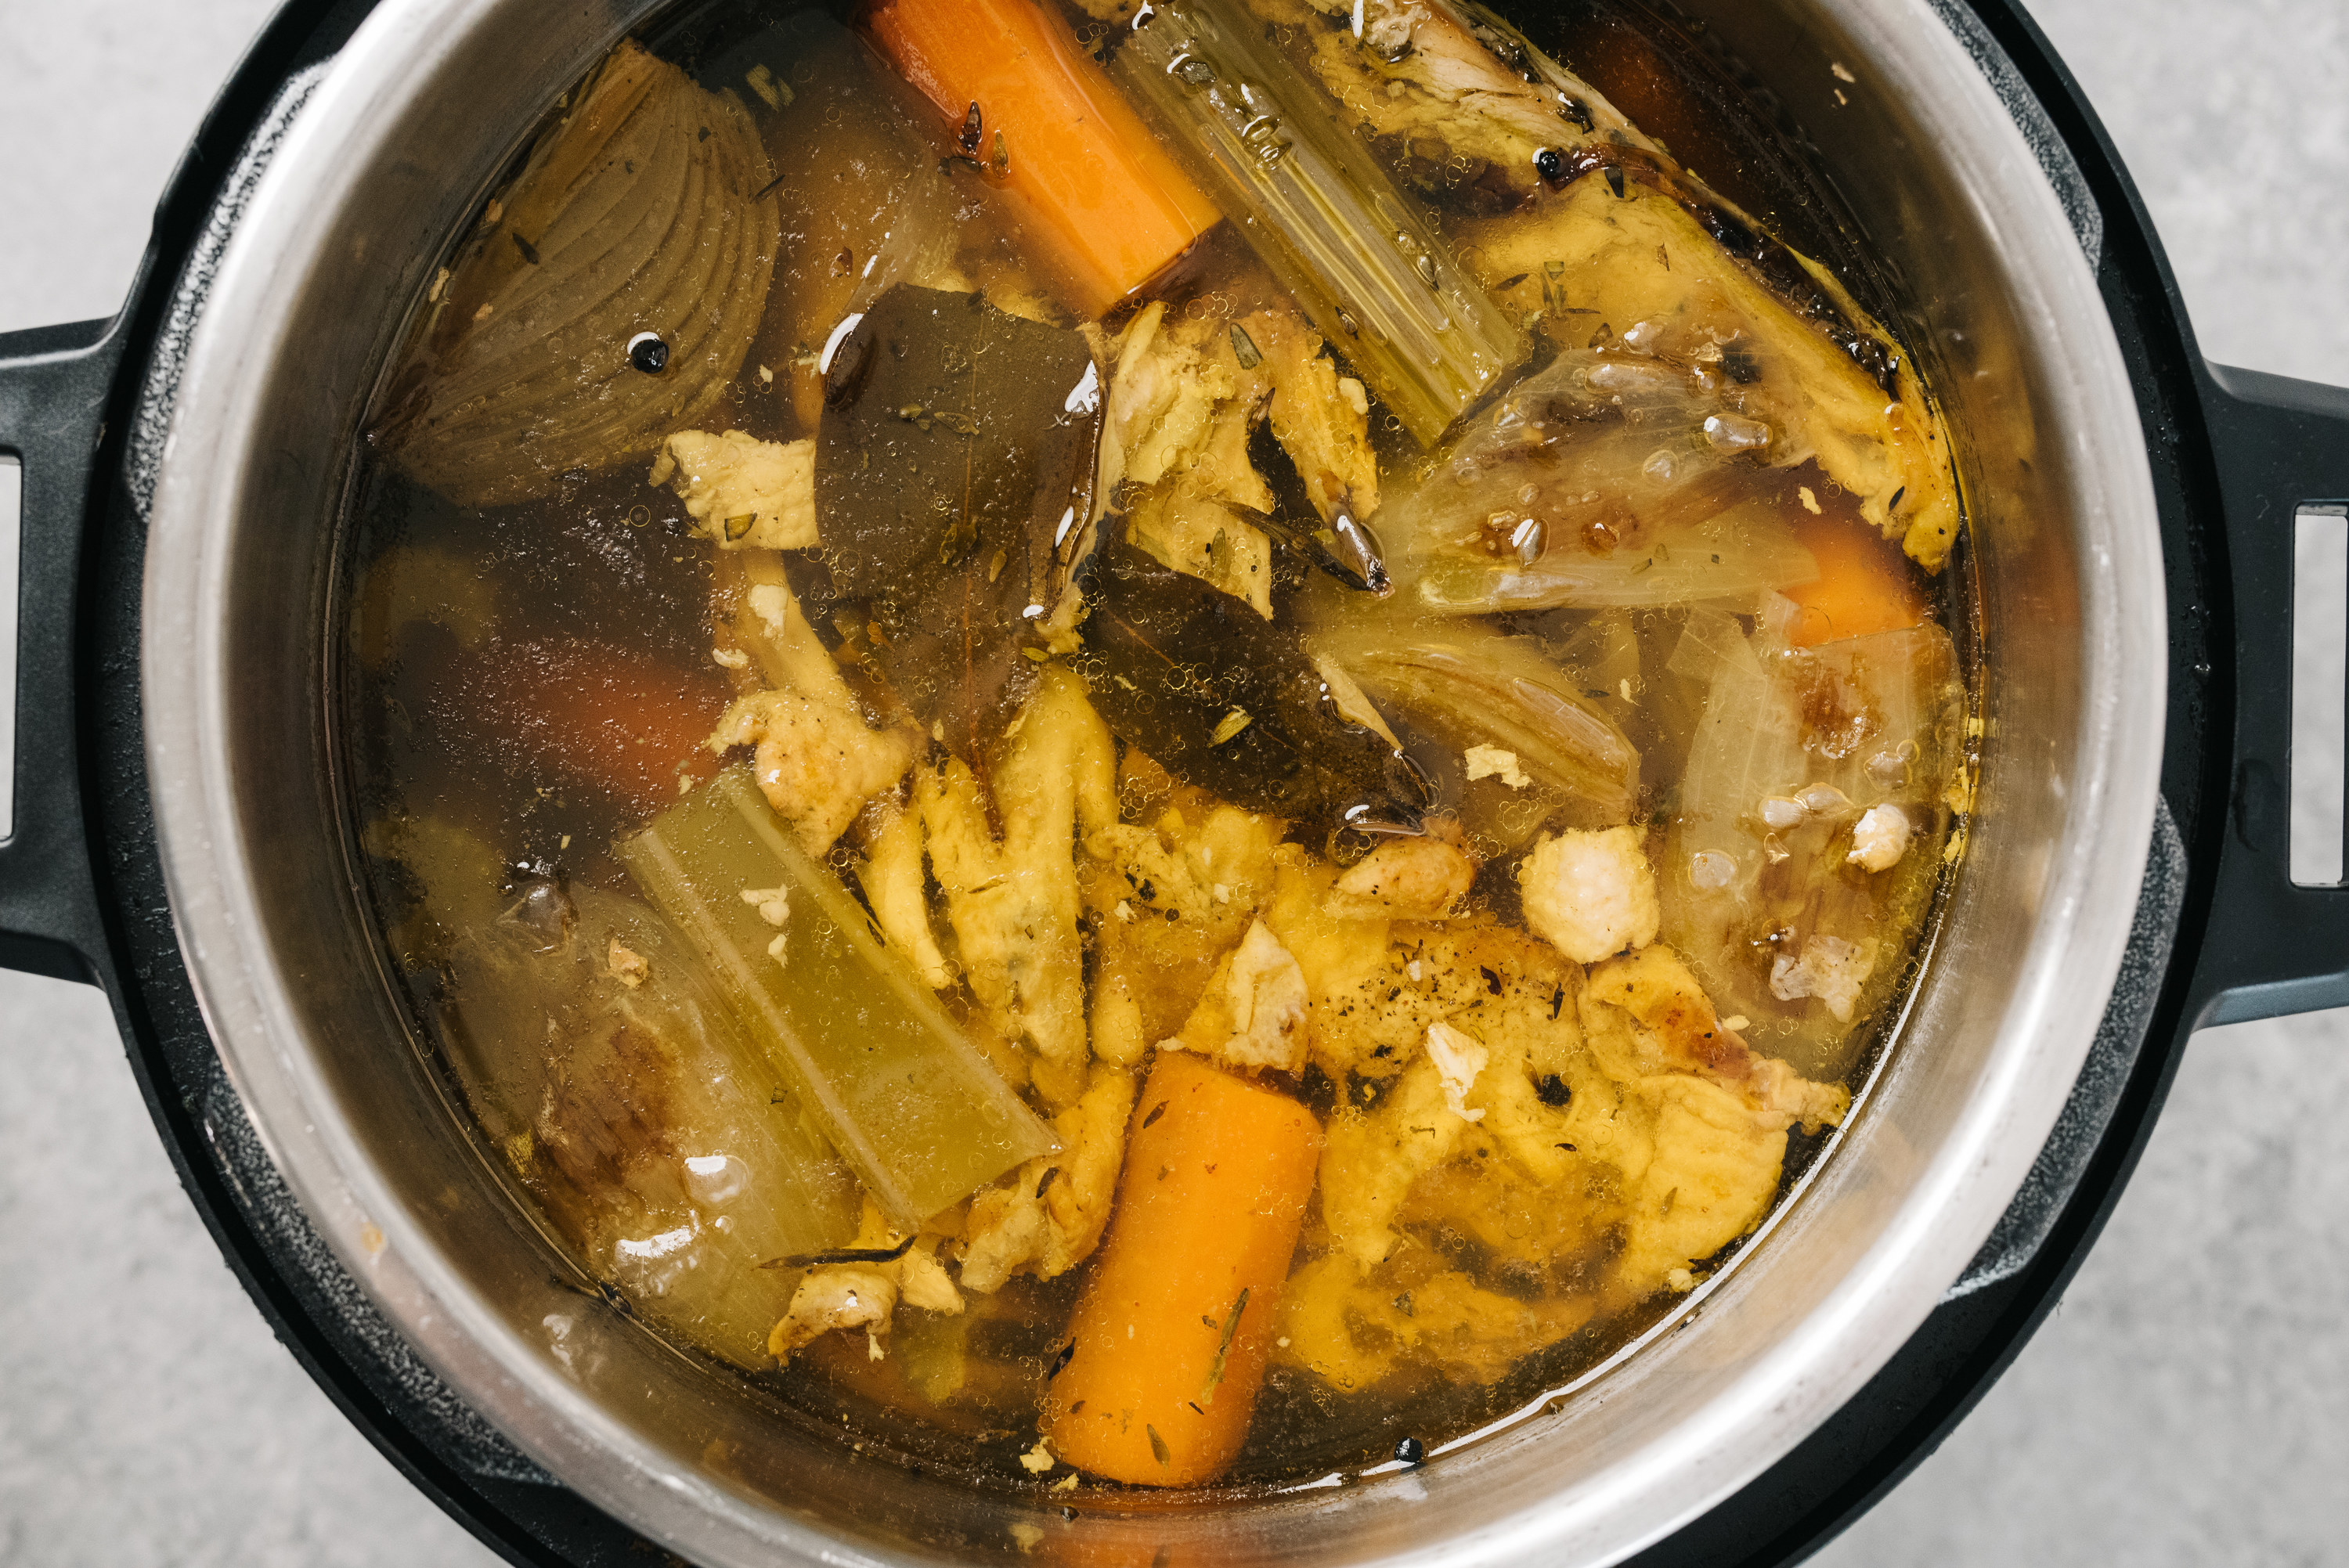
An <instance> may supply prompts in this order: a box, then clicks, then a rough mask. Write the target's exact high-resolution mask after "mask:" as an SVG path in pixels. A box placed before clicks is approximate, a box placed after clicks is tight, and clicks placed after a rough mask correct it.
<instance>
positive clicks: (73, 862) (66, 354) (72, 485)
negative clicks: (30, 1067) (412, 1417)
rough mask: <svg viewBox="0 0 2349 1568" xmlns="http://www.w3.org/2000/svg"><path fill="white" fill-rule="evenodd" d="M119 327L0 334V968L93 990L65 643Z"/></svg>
mask: <svg viewBox="0 0 2349 1568" xmlns="http://www.w3.org/2000/svg"><path fill="white" fill-rule="evenodd" d="M120 327H121V323H120V321H119V319H118V320H117V321H111V322H108V321H84V322H76V323H73V324H71V325H66V326H49V327H37V328H35V329H34V330H32V331H30V332H14V333H6V334H0V460H7V459H13V460H14V462H15V464H16V470H17V472H16V479H17V481H18V493H19V497H20V501H19V505H18V507H17V508H16V515H15V517H14V518H13V519H10V518H6V517H0V555H5V562H0V589H6V588H9V587H11V586H12V585H13V592H10V593H6V594H5V599H6V600H7V601H13V602H12V603H5V606H0V632H5V639H6V640H5V653H0V790H4V791H5V801H0V967H5V968H9V969H21V970H24V971H26V973H28V974H35V975H55V976H57V978H59V979H64V980H94V979H95V978H96V975H95V973H94V971H93V969H92V965H93V964H94V963H95V962H96V961H97V960H98V957H99V956H100V955H101V954H103V952H104V950H105V944H106V929H105V922H104V920H103V918H102V916H101V915H100V914H99V913H98V883H97V874H96V870H95V867H94V863H93V858H92V854H91V850H90V844H89V839H88V832H87V831H86V830H85V827H84V822H83V816H82V797H81V746H80V736H79V720H78V717H77V714H76V702H75V696H76V693H75V683H76V681H77V679H78V676H79V669H78V665H79V661H78V659H77V657H76V656H75V638H76V619H77V610H78V589H79V583H80V578H81V557H82V541H83V532H84V524H85V521H86V520H87V518H88V514H89V511H90V499H91V491H92V488H93V487H92V478H93V471H94V469H95V465H96V462H97V458H98V441H99V439H100V438H101V437H102V436H103V434H104V432H105V424H104V421H105V417H106V405H107V398H108V396H109V393H110V391H111V390H112V387H113V384H114V372H115V368H116V366H118V365H119V364H120V363H121V359H122V340H123V334H122V332H121V330H120ZM9 521H14V522H15V524H16V526H15V527H14V528H13V529H9V528H6V527H5V524H6V523H8V522H9Z"/></svg>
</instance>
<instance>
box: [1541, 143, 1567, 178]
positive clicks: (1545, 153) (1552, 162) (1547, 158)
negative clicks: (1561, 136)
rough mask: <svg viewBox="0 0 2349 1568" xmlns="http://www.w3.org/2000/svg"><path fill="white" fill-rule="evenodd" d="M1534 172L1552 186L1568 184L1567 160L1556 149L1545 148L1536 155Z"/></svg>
mask: <svg viewBox="0 0 2349 1568" xmlns="http://www.w3.org/2000/svg"><path fill="white" fill-rule="evenodd" d="M1534 172H1535V173H1537V174H1538V175H1540V176H1541V177H1542V179H1543V181H1545V182H1547V183H1548V184H1551V185H1563V184H1565V183H1566V159H1565V158H1564V157H1563V156H1562V155H1560V153H1559V152H1558V150H1557V148H1555V147H1545V148H1543V149H1542V150H1540V151H1539V152H1537V153H1535V154H1534Z"/></svg>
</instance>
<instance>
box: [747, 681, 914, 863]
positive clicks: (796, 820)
mask: <svg viewBox="0 0 2349 1568" xmlns="http://www.w3.org/2000/svg"><path fill="white" fill-rule="evenodd" d="M737 746H756V747H757V748H758V752H757V755H756V758H755V760H754V761H753V764H752V769H753V774H754V776H755V777H756V778H757V779H758V782H759V790H760V793H761V794H763V795H765V796H766V798H767V803H768V804H769V805H771V806H772V807H773V808H774V809H775V811H776V813H777V814H778V815H779V816H781V817H782V818H783V819H784V820H786V821H788V822H790V823H791V824H792V827H793V828H794V829H795V830H797V831H798V833H799V836H800V842H801V843H802V845H804V846H805V847H806V849H807V851H808V852H809V853H810V854H812V855H822V854H823V852H824V851H827V850H829V849H831V848H832V843H833V840H835V839H837V838H839V837H840V835H841V834H842V833H843V832H844V831H846V830H847V828H848V825H849V824H850V823H851V822H853V821H854V820H856V814H857V813H858V812H859V811H861V810H864V803H865V802H866V801H867V800H870V799H873V797H874V796H875V795H877V794H879V793H880V792H881V791H882V790H884V789H888V788H889V787H890V786H891V785H893V784H895V783H896V782H897V780H898V779H902V778H904V777H905V769H907V768H909V767H911V766H912V765H913V760H914V746H915V738H914V735H913V733H912V732H911V731H909V730H905V729H887V730H876V729H871V728H868V727H866V726H865V723H864V719H863V718H862V717H859V716H858V715H857V714H856V713H855V711H854V709H852V708H849V707H843V706H840V705H838V704H835V703H832V702H828V701H824V700H823V699H814V700H811V699H809V698H806V697H801V696H793V695H792V694H791V693H789V692H781V691H762V692H755V693H752V694H751V695H750V696H742V697H737V698H735V700H734V702H733V703H732V705H731V706H730V707H728V708H727V710H726V712H725V714H724V716H723V717H720V718H719V721H718V728H717V729H716V731H715V732H713V733H712V734H711V736H710V738H709V748H710V749H711V750H713V751H725V750H729V749H730V748H734V747H737Z"/></svg>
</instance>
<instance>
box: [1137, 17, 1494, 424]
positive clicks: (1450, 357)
mask: <svg viewBox="0 0 2349 1568" xmlns="http://www.w3.org/2000/svg"><path fill="white" fill-rule="evenodd" d="M1121 27H1122V30H1121V31H1120V32H1119V33H1117V34H1115V35H1113V36H1112V38H1111V40H1110V43H1109V47H1108V48H1107V50H1106V51H1105V53H1106V55H1107V58H1108V64H1109V70H1110V74H1111V76H1112V78H1113V79H1114V80H1116V82H1117V83H1118V85H1119V86H1120V87H1122V88H1123V89H1124V90H1125V92H1126V94H1127V96H1128V97H1130V98H1133V101H1134V102H1135V104H1136V105H1137V107H1139V108H1141V109H1142V111H1143V115H1144V116H1145V117H1147V118H1149V119H1152V120H1154V122H1155V123H1156V127H1157V129H1158V130H1159V131H1160V133H1161V134H1162V135H1163V136H1164V137H1165V138H1166V140H1167V143H1168V145H1169V146H1170V147H1171V148H1172V149H1173V150H1174V154H1175V156H1176V158H1177V159H1179V160H1181V161H1182V162H1183V163H1184V164H1185V167H1186V169H1187V170H1188V172H1189V173H1190V174H1191V176H1192V178H1193V179H1195V180H1196V181H1198V182H1199V184H1200V186H1201V187H1202V188H1203V189H1204V190H1206V192H1207V194H1208V195H1209V196H1210V197H1211V198H1212V199H1213V200H1214V201H1215V202H1216V205H1217V206H1218V207H1219V208H1221V209H1222V211H1224V213H1225V215H1226V217H1228V218H1230V219H1231V220H1232V222H1234V224H1235V226H1237V228H1238V229H1239V231H1240V232H1241V233H1242V234H1244V235H1245V236H1247V242H1248V243H1249V244H1250V245H1252V246H1254V247H1255V249H1256V252H1257V254H1258V255H1259V256H1261V257H1262V258H1263V259H1264V262H1265V264H1266V265H1267V266H1268V267H1270V268H1271V269H1272V271H1273V273H1274V274H1275V275H1276V276H1277V277H1278V278H1279V280H1280V282H1281V283H1282V284H1284V285H1285V286H1286V287H1287V288H1288V291H1289V292H1290V293H1291V294H1295V295H1296V296H1297V300H1298V303H1299V304H1300V305H1302V306H1303V307H1304V309H1305V312H1306V314H1307V315H1309V316H1310V317H1311V318H1312V320H1313V324H1314V325H1316V326H1317V327H1319V329H1320V331H1321V335H1323V336H1324V337H1326V338H1328V339H1329V340H1330V343H1331V344H1332V345H1333V346H1336V347H1337V348H1338V349H1339V350H1340V352H1342V353H1343V354H1344V355H1345V356H1346V357H1347V359H1348V360H1349V361H1350V362H1351V363H1352V365H1353V367H1354V369H1355V370H1356V371H1357V372H1358V373H1359V374H1360V375H1361V377H1362V379H1363V380H1365V381H1366V382H1368V383H1369V384H1370V386H1371V389H1372V390H1373V391H1375V392H1376V393H1377V394H1378V395H1379V397H1381V399H1383V400H1384V401H1385V403H1386V405H1387V407H1389V408H1391V409H1392V410H1393V411H1394V413H1395V414H1396V415H1397V416H1398V417H1399V418H1401V419H1402V422H1403V425H1404V427H1405V428H1407V429H1409V430H1410V431H1411V433H1412V435H1413V437H1414V438H1417V439H1418V441H1419V442H1420V443H1421V445H1423V446H1431V447H1432V446H1433V445H1434V444H1435V442H1436V441H1437V440H1438V439H1439V438H1441V437H1442V436H1443V434H1444V431H1445V430H1446V429H1447V428H1450V426H1451V424H1452V422H1453V421H1454V419H1456V418H1459V417H1460V415H1461V414H1462V413H1464V412H1465V411H1466V410H1467V409H1468V408H1469V407H1472V406H1474V405H1475V403H1476V402H1477V400H1478V399H1480V398H1482V397H1484V396H1485V393H1486V392H1488V391H1490V390H1491V389H1492V388H1493V387H1495V385H1496V384H1497V383H1498V382H1499V381H1500V380H1501V379H1502V378H1503V377H1505V376H1506V375H1507V374H1508V373H1509V372H1510V371H1511V370H1512V369H1514V368H1515V367H1516V366H1518V365H1520V364H1522V363H1523V362H1524V360H1525V359H1526V356H1527V355H1528V354H1529V353H1530V352H1531V349H1532V346H1531V344H1530V343H1529V342H1528V341H1527V339H1526V335H1525V334H1524V333H1523V332H1522V331H1520V330H1519V329H1518V327H1517V325H1516V323H1515V322H1514V321H1512V320H1511V319H1510V318H1509V316H1508V315H1506V314H1505V313H1504V312H1503V310H1502V309H1501V307H1500V306H1499V305H1498V304H1495V303H1494V301H1493V300H1492V298H1491V297H1490V296H1489V295H1487V294H1485V291H1484V290H1483V289H1482V288H1481V287H1479V286H1478V285H1477V284H1476V283H1475V280H1473V279H1471V278H1470V277H1469V276H1468V275H1467V274H1466V273H1464V272H1463V271H1462V270H1461V269H1460V266H1459V264H1458V263H1455V262H1454V260H1453V259H1452V255H1451V253H1450V252H1448V251H1447V250H1446V249H1445V248H1444V244H1443V242H1441V241H1440V240H1438V239H1437V238H1436V237H1435V235H1434V233H1433V232H1432V231H1431V230H1430V229H1429V228H1428V226H1427V225H1426V223H1425V222H1423V221H1422V220H1421V218H1420V215H1419V213H1418V212H1417V211H1416V210H1415V209H1414V208H1413V206H1412V204H1411V202H1410V201H1408V200H1407V199H1406V198H1405V197H1404V196H1403V195H1402V192H1401V191H1398V190H1396V189H1395V186H1394V182H1393V181H1391V180H1389V179H1388V178H1387V175H1386V171H1385V170H1382V169H1381V168H1380V167H1379V166H1378V163H1377V161H1376V160H1374V159H1373V158H1372V157H1371V153H1370V150H1369V149H1367V148H1366V147H1364V146H1363V145H1362V144H1361V141H1360V140H1359V139H1356V138H1354V137H1352V136H1350V135H1349V134H1348V133H1347V131H1346V130H1345V129H1344V128H1343V127H1342V126H1341V125H1340V123H1339V121H1338V119H1337V106H1336V105H1335V104H1334V103H1332V102H1331V101H1330V98H1329V96H1328V95H1327V94H1325V93H1324V92H1322V90H1321V89H1320V88H1319V86H1317V85H1315V84H1314V83H1312V82H1309V81H1308V80H1306V79H1305V77H1303V76H1302V75H1300V74H1299V72H1298V70H1297V69H1296V67H1293V66H1291V65H1290V64H1289V63H1288V60H1287V59H1286V58H1285V57H1283V56H1282V55H1281V54H1280V52H1279V50H1278V47H1277V46H1275V45H1273V44H1272V43H1270V42H1269V41H1268V40H1267V39H1266V37H1265V36H1264V25H1263V23H1261V22H1260V21H1258V20H1257V18H1256V17H1255V16H1254V15H1251V14H1250V13H1249V12H1248V10H1247V7H1246V6H1245V5H1242V4H1240V3H1239V0H1166V3H1162V4H1155V5H1143V6H1142V7H1141V8H1140V9H1139V10H1138V11H1137V12H1136V13H1135V15H1134V16H1133V20H1132V22H1131V23H1130V24H1123V25H1121Z"/></svg>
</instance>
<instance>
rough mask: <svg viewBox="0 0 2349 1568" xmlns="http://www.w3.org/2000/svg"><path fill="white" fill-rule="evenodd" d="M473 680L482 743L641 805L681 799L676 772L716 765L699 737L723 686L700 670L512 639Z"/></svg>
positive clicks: (704, 773) (688, 775)
mask: <svg viewBox="0 0 2349 1568" xmlns="http://www.w3.org/2000/svg"><path fill="white" fill-rule="evenodd" d="M476 679H477V683H478V684H477V685H476V686H475V696H474V701H475V703H476V707H475V716H476V722H477V723H480V724H481V725H482V727H484V728H486V729H487V730H488V731H489V732H490V733H489V734H487V735H485V736H484V737H483V742H484V743H485V744H487V745H490V746H492V747H499V748H515V749H517V750H520V751H522V752H523V753H525V754H527V755H529V756H530V757H531V758H532V759H533V762H534V763H535V765H536V766H538V767H541V768H543V769H546V771H548V772H549V773H552V774H555V775H557V776H559V777H562V778H566V779H574V780H576V781H578V782H579V783H582V784H586V785H590V786H593V787H594V788H595V789H601V790H603V791H605V792H606V793H608V794H611V795H614V796H616V797H618V798H619V799H622V800H624V801H626V802H627V804H628V805H629V806H630V807H632V808H633V809H635V810H637V811H640V812H643V813H646V814H647V815H649V814H651V813H652V812H655V811H657V810H661V809H662V808H663V807H664V806H667V805H669V804H672V803H673V802H675V800H676V799H677V798H678V780H679V779H690V780H693V781H695V782H698V781H699V780H700V779H705V778H707V777H709V775H710V774H712V773H714V772H716V771H717V770H718V761H719V759H718V758H716V757H715V756H713V755H712V754H711V753H710V751H709V748H707V747H705V746H704V745H703V744H702V743H703V742H704V741H705V740H707V739H708V738H709V733H710V731H711V730H713V729H715V728H716V727H717V726H718V719H719V716H720V715H721V714H722V713H724V712H725V709H726V689H725V687H724V686H722V685H721V684H719V682H718V681H716V680H713V679H711V678H710V677H709V676H705V675H701V674H699V673H698V672H695V673H688V672H686V671H682V670H678V669H674V668H671V667H668V666H667V665H660V664H657V663H656V662H652V661H648V660H647V659H645V658H643V657H640V656H635V655H627V654H624V653H622V652H620V651H619V650H617V649H613V648H605V647H601V646H598V645H595V644H591V643H585V642H577V641H563V642H553V643H539V644H529V645H523V646H521V647H519V648H509V649H507V650H505V657H504V659H503V661H502V663H501V664H500V665H498V667H497V668H495V669H494V670H492V671H484V672H483V673H482V674H481V675H480V676H478V677H476Z"/></svg>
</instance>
